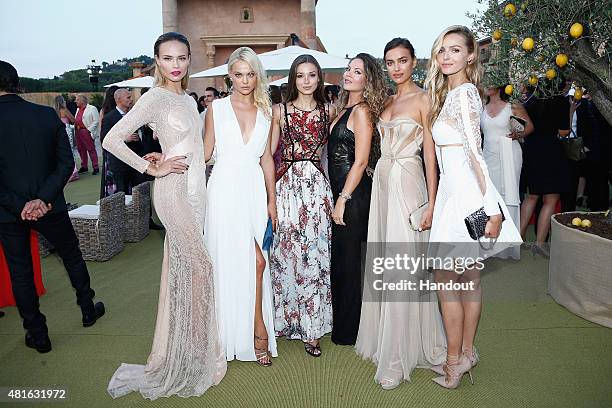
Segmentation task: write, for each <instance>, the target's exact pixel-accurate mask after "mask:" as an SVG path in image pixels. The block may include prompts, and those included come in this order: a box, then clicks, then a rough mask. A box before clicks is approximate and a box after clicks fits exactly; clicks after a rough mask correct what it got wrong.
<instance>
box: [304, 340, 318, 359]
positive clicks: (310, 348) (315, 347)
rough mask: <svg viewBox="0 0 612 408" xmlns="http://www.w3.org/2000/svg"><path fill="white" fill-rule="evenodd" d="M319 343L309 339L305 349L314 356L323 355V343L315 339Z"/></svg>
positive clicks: (305, 343)
mask: <svg viewBox="0 0 612 408" xmlns="http://www.w3.org/2000/svg"><path fill="white" fill-rule="evenodd" d="M314 341H316V342H317V344H316V345H315V344H312V343H311V342H309V341H305V342H304V350H305V351H306V353H308V354H310V355H311V356H313V357H321V343H320V341H319V340H314Z"/></svg>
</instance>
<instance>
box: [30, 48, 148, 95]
mask: <svg viewBox="0 0 612 408" xmlns="http://www.w3.org/2000/svg"><path fill="white" fill-rule="evenodd" d="M135 61H142V62H144V63H145V64H147V65H149V64H152V63H153V58H151V57H148V56H146V55H141V56H139V57H134V58H123V59H120V60H117V61H113V62H112V63H108V62H106V61H104V62H102V63H101V64H100V66H101V67H102V73H101V74H100V75H98V78H99V79H98V81H99V83H98V90H101V89H103V87H104V85H107V84H112V83H114V82H119V81H123V80H125V79H128V78H131V77H132V68H130V67H129V65H128V64H129V63H130V62H135ZM19 84H20V86H21V89H22V90H23V91H24V92H89V91H91V90H92V89H93V87H92V85H91V84H90V83H89V74H87V69H86V68H83V69H76V70H73V71H67V72H64V73H63V74H62V75H59V76H55V77H53V78H52V79H47V78H43V79H34V78H20V80H19Z"/></svg>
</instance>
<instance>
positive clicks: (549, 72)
mask: <svg viewBox="0 0 612 408" xmlns="http://www.w3.org/2000/svg"><path fill="white" fill-rule="evenodd" d="M556 76H557V71H555V70H554V68H550V69H548V70H547V71H546V78H548V79H550V80H551V81H552V80H553V79H555V77H556Z"/></svg>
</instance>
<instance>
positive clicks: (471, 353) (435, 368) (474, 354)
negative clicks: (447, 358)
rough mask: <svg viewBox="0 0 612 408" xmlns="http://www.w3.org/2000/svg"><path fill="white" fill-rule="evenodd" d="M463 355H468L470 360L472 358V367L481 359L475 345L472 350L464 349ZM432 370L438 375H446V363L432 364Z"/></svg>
mask: <svg viewBox="0 0 612 408" xmlns="http://www.w3.org/2000/svg"><path fill="white" fill-rule="evenodd" d="M463 355H464V356H466V357H467V359H468V360H470V364H472V368H474V367H476V365H478V362H479V361H480V355H479V354H478V351H476V347H474V348H473V349H472V351H469V350H463ZM430 370H431V371H433V372H434V373H436V374H438V375H446V373H445V372H444V364H439V365H435V366H431V367H430Z"/></svg>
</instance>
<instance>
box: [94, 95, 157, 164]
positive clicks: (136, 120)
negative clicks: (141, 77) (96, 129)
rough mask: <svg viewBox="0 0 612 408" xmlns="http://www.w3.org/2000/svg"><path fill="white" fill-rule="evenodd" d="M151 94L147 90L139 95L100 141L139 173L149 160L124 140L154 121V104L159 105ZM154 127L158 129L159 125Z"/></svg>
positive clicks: (106, 148)
mask: <svg viewBox="0 0 612 408" xmlns="http://www.w3.org/2000/svg"><path fill="white" fill-rule="evenodd" d="M153 94H154V92H151V91H149V92H147V93H146V94H144V95H143V96H142V97H140V99H139V100H138V102H136V104H135V105H134V107H133V108H132V109H131V110H130V111H129V112H128V113H127V114H126V115H125V116H124V117H123V118H121V120H120V121H119V122H117V124H116V125H115V126H113V127H112V129H111V130H110V131H109V132H108V133H107V134H106V136H105V137H104V141H103V142H102V147H103V148H104V150H107V151H108V152H110V153H111V154H112V155H113V156H115V157H117V158H118V159H119V160H121V161H122V162H124V163H125V164H127V165H128V166H130V167H133V168H134V169H136V170H137V171H138V172H140V173H144V172H145V170H146V169H147V167H148V166H149V162H148V161H146V160H145V159H143V158H142V157H140V156H138V155H137V154H136V153H134V152H133V151H132V150H131V149H130V148H129V147H127V145H126V144H125V140H126V139H127V138H128V137H129V136H130V135H131V134H133V133H134V132H135V131H136V130H137V129H138V128H140V127H141V126H144V125H148V124H150V123H155V121H156V119H157V109H156V105H159V101H157V102H156V101H155V100H154V95H153ZM154 128H155V129H156V130H159V126H156V127H154Z"/></svg>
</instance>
